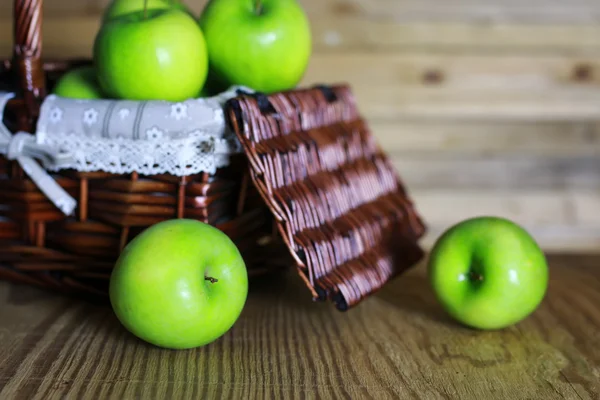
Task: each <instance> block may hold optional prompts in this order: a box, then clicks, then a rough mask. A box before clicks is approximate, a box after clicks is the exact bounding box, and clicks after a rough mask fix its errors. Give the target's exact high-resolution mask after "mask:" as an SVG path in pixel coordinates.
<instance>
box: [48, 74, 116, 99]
mask: <svg viewBox="0 0 600 400" xmlns="http://www.w3.org/2000/svg"><path fill="white" fill-rule="evenodd" d="M52 92H53V93H54V94H55V95H57V96H61V97H69V98H73V99H101V98H103V97H104V95H103V94H102V91H101V90H100V87H99V86H98V82H97V81H96V73H95V72H94V68H93V67H90V66H85V67H76V68H73V69H71V70H69V71H67V72H66V73H64V74H63V75H61V77H60V78H59V79H58V81H57V82H56V85H54V88H53V90H52Z"/></svg>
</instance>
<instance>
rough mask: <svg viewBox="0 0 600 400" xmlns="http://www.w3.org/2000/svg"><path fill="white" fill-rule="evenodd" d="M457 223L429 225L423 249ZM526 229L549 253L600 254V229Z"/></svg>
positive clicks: (559, 227) (559, 226) (573, 226)
mask: <svg viewBox="0 0 600 400" xmlns="http://www.w3.org/2000/svg"><path fill="white" fill-rule="evenodd" d="M456 222H459V220H456V221H454V222H452V223H440V224H435V223H434V221H433V222H432V223H430V224H429V225H428V228H429V230H428V232H427V233H426V234H425V236H424V237H423V239H422V240H421V245H422V246H423V248H424V249H426V250H431V248H432V247H433V245H434V244H435V241H436V240H437V238H439V237H440V235H442V234H443V233H444V232H445V231H446V229H448V228H450V227H451V226H452V225H454V224H455V223H456ZM524 228H525V229H526V230H527V232H529V234H530V235H531V236H532V237H533V238H534V239H535V241H536V243H538V245H539V246H541V248H542V249H544V250H545V251H547V252H561V253H570V254H577V253H590V254H600V228H599V227H590V226H579V225H567V226H565V225H553V226H535V225H533V226H529V225H524Z"/></svg>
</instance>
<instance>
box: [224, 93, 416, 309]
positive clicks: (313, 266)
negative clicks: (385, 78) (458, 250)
mask: <svg viewBox="0 0 600 400" xmlns="http://www.w3.org/2000/svg"><path fill="white" fill-rule="evenodd" d="M228 106H229V107H230V120H231V121H232V124H233V128H234V130H235V131H236V133H237V134H238V137H239V139H240V141H241V142H242V144H243V146H244V149H245V152H246V154H247V155H248V157H249V160H250V164H251V167H252V178H253V181H254V183H255V185H256V187H257V188H258V189H259V191H260V193H261V195H262V196H263V198H264V199H265V201H266V202H267V203H268V204H269V205H270V208H271V210H272V212H273V213H274V215H275V218H276V220H277V221H278V223H279V228H280V232H281V235H282V237H283V238H284V240H285V242H286V244H287V245H288V247H289V249H290V250H291V252H292V254H293V255H294V257H295V259H296V262H297V264H298V267H299V271H300V274H301V276H302V277H303V278H304V279H305V281H306V283H307V284H308V286H309V288H310V289H311V290H312V292H313V296H314V297H315V298H316V299H321V300H324V299H330V300H332V301H334V302H335V304H336V306H337V307H338V308H339V309H342V310H345V309H347V308H349V307H352V306H354V305H356V304H358V303H359V302H360V301H361V300H362V299H363V298H365V297H366V296H368V295H370V294H372V293H373V292H375V291H377V290H378V289H379V288H381V287H382V286H383V285H384V284H385V283H386V282H387V281H389V280H390V279H392V278H393V277H394V276H396V275H397V274H399V273H401V272H402V271H404V270H406V269H407V268H409V267H410V266H412V265H414V264H415V263H416V262H417V261H418V260H419V259H420V258H421V257H422V256H423V252H422V250H421V248H420V247H419V245H418V244H417V240H418V239H419V238H420V237H421V236H422V235H423V234H424V232H425V226H424V224H423V222H422V220H421V219H420V217H419V216H418V215H417V213H416V211H415V209H414V206H413V204H412V202H411V200H410V198H409V197H408V195H407V193H406V191H405V188H404V186H403V184H402V182H401V181H400V179H399V177H398V176H397V174H396V172H395V170H394V168H393V166H392V165H391V163H390V162H389V160H388V158H387V157H386V155H385V154H384V153H383V152H382V151H381V149H380V148H379V147H378V145H377V143H376V141H375V139H374V137H373V135H372V134H371V132H370V131H369V129H368V126H367V125H366V123H365V121H364V120H363V119H362V118H361V117H360V115H359V113H358V111H357V109H356V105H355V102H354V98H353V96H352V93H351V91H350V89H349V88H348V87H347V86H336V87H333V88H310V89H303V90H295V91H289V92H285V93H278V94H274V95H271V96H268V97H267V96H262V95H258V96H256V95H245V96H240V97H238V98H236V99H233V100H231V101H230V103H229V104H228Z"/></svg>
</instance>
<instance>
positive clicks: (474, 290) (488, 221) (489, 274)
mask: <svg viewBox="0 0 600 400" xmlns="http://www.w3.org/2000/svg"><path fill="white" fill-rule="evenodd" d="M428 274H429V279H430V282H431V285H432V286H433V290H434V292H435V293H436V296H437V299H438V300H439V302H440V303H441V305H442V306H443V307H444V309H445V310H446V311H447V312H448V313H449V315H450V316H452V317H453V318H455V319H456V320H457V321H459V322H461V323H462V324H464V325H467V326H470V327H472V328H476V329H501V328H505V327H508V326H511V325H513V324H516V323H517V322H519V321H521V320H523V319H525V318H526V317H527V316H529V315H530V314H531V313H532V312H533V311H535V309H536V308H537V307H538V306H539V304H540V303H541V302H542V300H543V298H544V296H545V294H546V290H547V287H548V275H549V273H548V266H547V263H546V258H545V256H544V253H543V251H542V250H541V248H540V247H539V246H538V244H537V243H536V241H535V240H534V239H533V237H532V236H531V235H530V234H529V233H528V232H527V231H526V230H525V229H524V228H522V227H521V226H519V225H518V224H516V223H514V222H512V221H509V220H507V219H505V218H500V217H492V216H483V217H475V218H470V219H467V220H464V221H462V222H460V223H457V224H456V225H454V226H452V227H450V228H449V229H448V230H447V231H446V232H445V233H444V234H442V235H441V236H440V237H439V238H438V240H437V241H436V243H435V244H434V246H433V248H432V249H431V252H430V257H429V262H428Z"/></svg>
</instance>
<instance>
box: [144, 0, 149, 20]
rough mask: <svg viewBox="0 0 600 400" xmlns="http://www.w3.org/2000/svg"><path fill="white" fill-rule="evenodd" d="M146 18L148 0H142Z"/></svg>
mask: <svg viewBox="0 0 600 400" xmlns="http://www.w3.org/2000/svg"><path fill="white" fill-rule="evenodd" d="M146 18H148V0H144V19H146Z"/></svg>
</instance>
